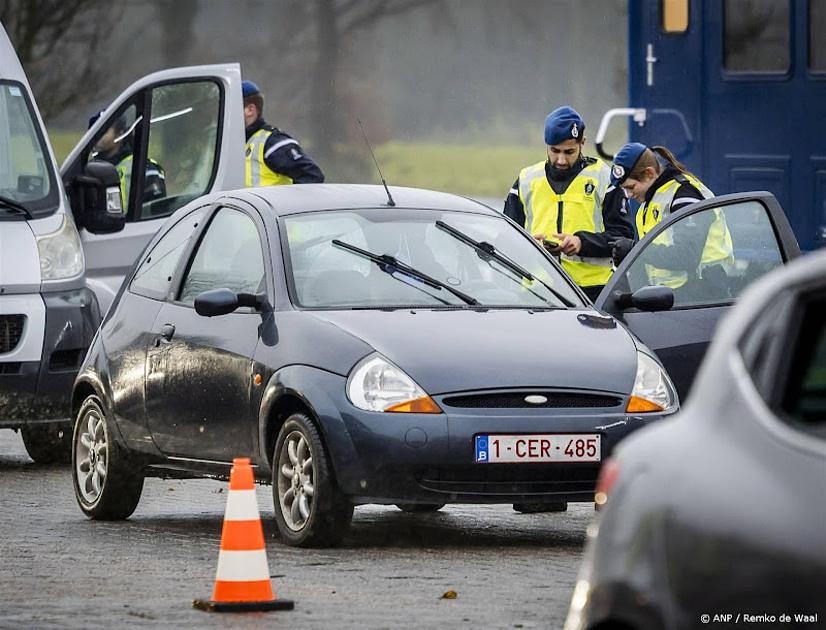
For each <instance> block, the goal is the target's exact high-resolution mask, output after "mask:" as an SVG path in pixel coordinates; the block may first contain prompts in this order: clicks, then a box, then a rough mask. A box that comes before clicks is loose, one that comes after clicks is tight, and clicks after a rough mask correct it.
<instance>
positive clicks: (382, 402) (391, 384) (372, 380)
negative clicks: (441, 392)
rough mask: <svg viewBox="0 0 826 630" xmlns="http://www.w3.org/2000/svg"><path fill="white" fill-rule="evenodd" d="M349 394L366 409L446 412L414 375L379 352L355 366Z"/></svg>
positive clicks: (357, 405) (353, 400) (352, 400)
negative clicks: (416, 380)
mask: <svg viewBox="0 0 826 630" xmlns="http://www.w3.org/2000/svg"><path fill="white" fill-rule="evenodd" d="M347 397H348V398H349V399H350V402H352V403H353V404H354V405H355V406H356V407H358V408H359V409H364V410H365V411H385V412H396V413H405V412H406V413H442V410H441V409H440V408H439V405H437V404H436V403H435V401H434V400H433V399H432V398H431V397H430V396H428V395H427V394H426V393H425V391H424V390H423V389H422V388H421V387H419V386H418V385H417V384H416V382H415V381H414V380H413V379H412V378H410V377H409V376H408V375H407V374H405V373H404V372H403V371H402V370H401V368H399V367H397V366H395V365H393V364H392V363H390V361H388V360H387V359H385V358H384V357H383V356H381V355H378V354H372V355H370V356H368V357H366V358H364V359H362V360H361V361H360V362H359V363H358V365H356V367H355V368H353V371H352V372H351V373H350V378H348V379H347Z"/></svg>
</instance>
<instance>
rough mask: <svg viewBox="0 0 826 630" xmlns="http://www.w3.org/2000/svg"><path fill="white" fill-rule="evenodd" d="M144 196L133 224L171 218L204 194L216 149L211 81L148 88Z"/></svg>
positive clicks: (216, 96) (216, 109)
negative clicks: (148, 117)
mask: <svg viewBox="0 0 826 630" xmlns="http://www.w3.org/2000/svg"><path fill="white" fill-rule="evenodd" d="M151 103H152V105H151V112H152V114H151V116H152V117H151V119H150V121H149V122H150V126H149V145H148V156H149V159H148V161H147V163H146V168H145V169H144V172H143V174H142V180H143V190H144V191H145V192H144V196H143V198H142V199H141V204H140V211H139V212H138V213H137V219H138V220H148V219H156V218H158V217H164V216H167V215H169V214H172V213H173V212H174V211H175V210H177V209H178V208H180V207H181V206H183V205H184V204H185V203H188V202H189V201H191V200H192V199H195V198H196V197H199V196H201V195H203V194H204V193H206V192H207V191H208V189H209V186H210V184H211V182H212V179H213V177H214V174H215V167H216V165H217V162H218V160H217V156H218V150H219V142H218V138H219V120H220V115H221V88H219V86H218V84H217V83H216V82H214V81H193V82H187V83H173V84H169V85H161V86H158V87H155V88H153V89H152V93H151Z"/></svg>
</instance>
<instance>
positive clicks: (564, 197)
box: [504, 107, 634, 300]
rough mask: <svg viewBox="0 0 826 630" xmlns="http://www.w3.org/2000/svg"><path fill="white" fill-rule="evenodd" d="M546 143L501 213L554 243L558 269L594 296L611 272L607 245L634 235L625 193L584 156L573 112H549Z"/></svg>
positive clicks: (565, 109) (578, 121)
mask: <svg viewBox="0 0 826 630" xmlns="http://www.w3.org/2000/svg"><path fill="white" fill-rule="evenodd" d="M545 144H546V145H547V149H546V150H547V159H546V160H543V161H541V162H538V163H536V164H532V165H531V166H527V167H525V168H523V169H522V170H521V171H520V173H519V177H518V178H517V180H516V182H514V184H513V187H512V188H511V190H510V193H509V194H508V196H507V198H506V199H505V208H504V212H505V214H506V215H507V216H509V217H510V218H511V219H513V220H514V221H516V222H517V223H518V224H519V225H521V226H523V227H524V228H525V229H526V230H528V232H530V233H531V234H532V235H533V236H534V238H536V239H537V240H543V239H544V240H550V241H553V242H556V243H558V244H559V247H558V248H557V249H556V251H554V253H558V254H559V256H560V262H561V263H562V267H563V269H565V271H566V272H567V273H568V275H569V276H571V278H572V279H573V280H574V282H576V283H577V284H578V285H579V286H580V287H581V288H582V289H583V291H585V293H586V294H587V295H588V297H590V298H591V299H592V300H593V299H596V297H597V295H599V293H600V291H601V290H602V287H603V286H605V283H606V282H607V281H608V278H609V277H610V276H611V273H612V266H611V245H610V244H609V243H612V242H613V241H615V240H617V239H618V238H622V237H626V238H633V236H634V227H633V224H632V223H631V219H630V217H629V215H628V207H627V204H626V199H625V195H623V193H622V191H621V190H619V188H617V187H616V186H613V185H611V182H610V179H611V175H610V173H611V171H610V169H609V168H608V166H607V165H606V164H604V163H603V162H602V161H601V160H599V159H597V158H592V157H586V156H585V155H584V154H583V152H582V151H583V147H584V145H585V123H584V122H583V120H582V118H581V117H580V115H579V114H578V113H577V112H576V111H575V110H573V109H571V108H570V107H560V108H558V109H555V110H554V111H552V112H551V113H550V114H548V117H547V118H546V119H545Z"/></svg>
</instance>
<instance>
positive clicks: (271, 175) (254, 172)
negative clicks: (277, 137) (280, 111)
mask: <svg viewBox="0 0 826 630" xmlns="http://www.w3.org/2000/svg"><path fill="white" fill-rule="evenodd" d="M271 133H272V130H271V129H259V130H258V131H256V132H255V133H254V134H252V135H251V136H250V139H249V140H247V149H246V160H245V161H246V167H245V172H244V176H245V183H246V185H247V186H248V187H250V186H255V187H257V186H280V185H283V184H292V183H293V180H292V178H291V177H287V176H286V175H282V174H281V173H276V172H275V171H273V170H272V169H270V167H269V166H267V164H266V162H264V157H265V154H264V145H265V144H266V143H267V138H269V137H270V134H271ZM288 144H298V141H297V140H293V139H292V138H285V139H284V140H282V141H281V142H276V143H275V144H274V145H273V146H271V147H270V149H269V151H270V152H272V151H277V150H278V149H280V148H281V147H283V146H286V145H288Z"/></svg>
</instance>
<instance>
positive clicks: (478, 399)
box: [444, 391, 622, 409]
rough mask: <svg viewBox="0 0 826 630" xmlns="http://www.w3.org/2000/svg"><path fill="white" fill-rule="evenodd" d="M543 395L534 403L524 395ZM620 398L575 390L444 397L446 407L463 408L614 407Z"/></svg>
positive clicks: (619, 401)
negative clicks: (541, 401)
mask: <svg viewBox="0 0 826 630" xmlns="http://www.w3.org/2000/svg"><path fill="white" fill-rule="evenodd" d="M537 395H539V396H544V397H545V398H547V401H546V402H543V403H539V404H535V403H529V402H527V401H526V400H525V397H526V396H537ZM621 402H622V400H621V399H620V398H618V397H617V396H608V395H606V394H581V393H576V392H547V391H521V392H500V393H485V394H467V395H463V396H449V397H447V398H445V399H444V403H445V405H447V406H448V407H460V408H463V409H515V408H528V409H530V408H535V409H543V408H562V409H575V408H602V407H616V406H618V405H619V404H620V403H621Z"/></svg>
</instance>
